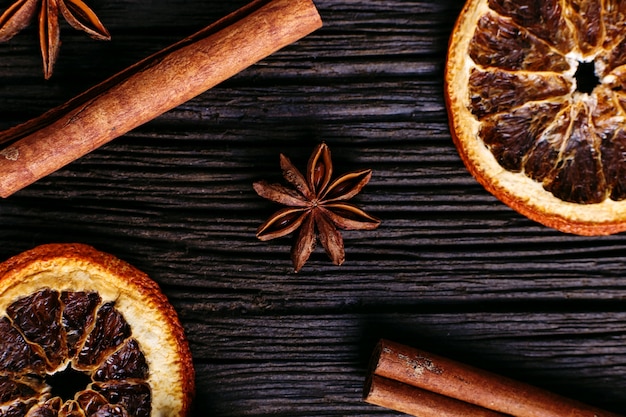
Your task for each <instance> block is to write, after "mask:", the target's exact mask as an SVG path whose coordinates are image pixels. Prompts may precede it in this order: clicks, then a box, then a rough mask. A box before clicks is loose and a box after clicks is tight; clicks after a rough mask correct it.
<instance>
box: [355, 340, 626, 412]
mask: <svg viewBox="0 0 626 417" xmlns="http://www.w3.org/2000/svg"><path fill="white" fill-rule="evenodd" d="M370 374H371V375H375V376H379V377H383V378H387V379H389V380H393V381H396V382H397V383H399V384H401V386H410V387H417V388H420V389H421V390H425V391H428V392H430V393H435V394H438V395H442V396H444V397H447V398H452V399H455V400H458V401H461V402H464V403H467V404H473V405H476V406H478V407H483V408H485V409H488V410H493V411H496V412H499V413H503V414H506V415H511V416H515V417H622V416H619V415H617V414H614V413H611V412H608V411H604V410H600V409H598V408H595V407H591V406H588V405H585V404H583V403H580V402H578V401H575V400H571V399H568V398H564V397H561V396H559V395H556V394H553V393H550V392H548V391H545V390H542V389H539V388H536V387H533V386H530V385H527V384H524V383H521V382H517V381H514V380H512V379H509V378H506V377H503V376H499V375H496V374H493V373H491V372H487V371H484V370H481V369H477V368H474V367H472V366H469V365H465V364H462V363H459V362H456V361H453V360H450V359H447V358H443V357H441V356H437V355H434V354H431V353H428V352H424V351H421V350H418V349H414V348H411V347H408V346H403V345H401V344H398V343H394V342H391V341H388V340H381V341H380V342H379V344H378V346H377V348H376V350H375V352H374V354H373V356H372V366H371V369H370ZM385 396H387V397H393V398H394V399H393V400H390V399H389V398H384V399H380V398H379V397H380V395H378V396H373V395H371V394H370V393H369V392H368V391H366V392H365V401H367V402H371V403H373V404H378V405H382V404H381V403H383V402H390V401H395V402H396V405H397V406H398V407H405V406H407V404H408V403H411V402H413V401H418V402H419V401H420V400H419V398H418V399H415V398H413V397H407V396H406V395H405V393H404V388H401V389H399V388H397V387H396V388H393V389H391V390H388V392H387V393H386V394H385ZM383 406H384V405H383ZM442 407H443V406H442ZM415 415H418V416H419V417H422V415H421V414H415ZM458 415H459V416H464V415H465V414H462V413H461V414H458Z"/></svg>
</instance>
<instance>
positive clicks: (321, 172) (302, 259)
mask: <svg viewBox="0 0 626 417" xmlns="http://www.w3.org/2000/svg"><path fill="white" fill-rule="evenodd" d="M280 166H281V169H282V172H283V177H284V178H285V180H287V182H289V183H290V184H291V185H292V186H293V187H294V188H295V189H291V188H288V187H285V186H283V185H281V184H270V183H268V182H266V181H258V182H255V183H254V185H253V186H254V190H255V191H256V192H257V194H258V195H260V196H261V197H263V198H266V199H268V200H271V201H274V202H276V203H279V204H282V205H284V206H287V207H285V208H283V209H281V210H279V211H277V212H276V213H274V214H273V215H272V216H271V217H270V218H269V219H268V220H267V221H266V222H265V223H263V224H262V225H261V226H259V228H258V230H257V234H256V236H257V238H259V239H260V240H263V241H265V240H270V239H275V238H278V237H282V236H286V235H288V234H291V233H293V232H295V231H296V230H298V229H300V231H299V233H298V236H297V238H296V241H295V243H294V245H293V247H292V249H291V259H292V262H293V265H294V270H295V272H298V271H300V269H301V268H302V267H303V266H304V264H305V263H306V261H307V260H308V259H309V257H310V256H311V253H313V250H314V249H315V242H316V241H317V239H318V238H319V241H320V242H321V244H322V246H323V247H324V249H325V250H326V253H327V254H328V256H329V257H330V259H331V260H332V261H333V263H335V264H336V265H341V264H342V263H343V262H344V260H345V250H344V244H343V238H342V236H341V233H339V230H338V229H345V230H373V229H376V228H377V227H378V226H379V225H380V220H379V219H377V218H376V217H374V216H371V215H369V214H367V213H366V212H364V211H363V210H361V209H360V208H358V207H356V206H355V205H353V204H350V203H346V200H349V199H351V198H352V197H354V196H355V195H357V194H358V193H359V192H360V191H361V189H363V187H364V186H365V185H366V184H367V183H368V182H369V180H370V178H371V176H372V170H370V169H365V170H361V171H356V172H351V173H348V174H344V175H342V176H340V177H339V178H337V179H335V180H334V181H332V182H331V178H332V174H333V164H332V161H331V157H330V149H329V148H328V146H327V145H326V144H325V143H321V144H320V145H318V146H317V147H316V148H315V150H314V151H313V153H312V154H311V157H310V158H309V162H308V165H307V171H306V177H305V176H304V175H302V173H301V172H300V171H298V169H297V168H296V167H295V166H294V165H293V164H292V163H291V161H290V160H289V158H287V157H286V156H285V155H283V154H281V155H280Z"/></svg>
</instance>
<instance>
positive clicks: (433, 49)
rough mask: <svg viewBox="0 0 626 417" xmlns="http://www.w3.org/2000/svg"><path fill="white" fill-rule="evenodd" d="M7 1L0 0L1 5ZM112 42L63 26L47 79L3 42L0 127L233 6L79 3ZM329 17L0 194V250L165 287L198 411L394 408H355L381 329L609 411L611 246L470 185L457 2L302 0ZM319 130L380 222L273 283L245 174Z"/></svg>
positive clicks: (274, 253)
mask: <svg viewBox="0 0 626 417" xmlns="http://www.w3.org/2000/svg"><path fill="white" fill-rule="evenodd" d="M7 3H8V2H7ZM88 3H89V5H90V6H91V7H93V8H94V10H95V11H96V12H97V13H98V15H99V17H100V18H101V20H102V21H103V23H104V24H105V25H106V26H107V28H108V29H109V31H110V32H111V35H112V40H111V41H110V42H108V43H103V42H95V41H93V40H91V39H89V38H87V37H86V36H84V35H83V34H82V33H80V32H76V31H74V30H72V29H71V28H69V27H67V26H65V27H63V28H62V32H61V39H62V41H63V45H62V46H61V53H60V57H59V60H58V64H57V67H56V68H55V75H54V76H53V78H52V79H51V80H50V81H48V82H45V81H44V80H43V75H42V72H41V67H40V66H41V63H40V58H39V56H38V45H37V39H36V32H35V30H34V28H29V29H27V30H25V31H24V32H23V33H21V34H20V35H18V36H17V37H16V38H14V39H13V40H11V41H10V42H9V43H6V44H0V128H5V127H9V126H13V125H15V124H17V123H19V122H21V121H24V120H27V119H28V118H30V117H34V116H37V115H39V114H40V113H41V112H43V111H45V110H48V109H49V108H52V107H53V106H55V105H58V104H60V103H63V102H64V101H66V100H67V99H68V98H70V97H72V96H74V95H75V94H77V93H80V92H81V91H83V90H84V89H86V88H88V87H90V86H92V85H94V84H96V83H97V82H100V81H102V80H103V79H105V78H106V77H108V76H110V75H112V74H114V73H116V72H117V71H119V70H121V69H123V68H125V67H126V66H128V65H130V64H132V63H134V62H136V61H138V60H140V59H142V58H144V57H146V56H148V55H149V54H150V53H152V52H155V51H158V50H159V49H161V48H162V47H165V46H167V45H169V44H170V43H172V42H175V41H177V40H178V39H180V38H182V37H184V36H187V35H189V34H191V33H193V32H194V31H196V30H197V29H199V28H201V27H203V26H206V25H207V24H208V23H211V22H212V21H215V20H217V19H218V18H220V17H222V16H224V15H226V14H228V13H229V12H231V11H233V10H235V9H236V8H238V7H239V6H241V5H243V4H244V3H245V1H235V2H218V1H213V0H211V1H208V0H203V1H200V0H185V1H182V0H177V1H173V2H172V1H169V2H166V1H165V0H154V1H150V2H140V1H131V0H111V1H107V2H104V1H100V0H90V1H89V2H88ZM316 4H317V6H318V9H319V11H320V14H321V16H322V18H323V20H324V23H325V26H324V28H322V29H321V30H320V31H318V32H316V33H314V34H313V35H311V36H309V37H307V38H305V39H303V40H302V41H300V42H298V43H296V44H294V45H292V46H290V47H288V48H285V49H283V50H281V51H280V52H278V53H276V54H274V55H272V56H271V57H269V58H267V59H265V60H263V61H262V62H261V63H259V64H257V65H255V66H253V67H252V68H250V69H248V70H246V71H244V72H242V73H240V74H238V75H237V76H235V77H234V78H232V79H230V80H228V81H226V82H224V83H223V84H221V85H219V86H217V87H215V88H214V89H212V90H210V91H209V92H207V93H205V94H202V95H201V96H199V97H197V98H195V99H193V100H191V101H190V102H187V103H185V104H184V105H182V106H179V107H178V108H176V109H174V110H172V111H170V112H168V113H166V114H164V115H163V116H161V117H159V118H157V119H156V120H154V121H152V122H150V123H148V124H146V125H143V126H141V127H139V128H137V129H135V130H134V131H132V132H130V133H129V134H127V135H125V136H124V137H122V138H119V139H116V140H115V141H113V142H111V143H110V144H108V145H106V146H105V147H103V148H100V149H99V150H97V151H95V152H93V153H91V154H89V155H87V156H86V157H84V158H81V159H80V160H78V161H76V162H74V163H72V164H71V165H69V166H68V167H66V168H64V169H62V170H61V171H58V172H57V173H55V174H53V175H50V176H49V177H46V178H45V179H43V180H41V181H39V182H37V183H35V184H33V185H32V186H30V187H28V188H26V189H24V190H22V191H20V192H19V193H17V194H15V195H14V196H12V197H10V198H8V199H5V200H3V201H1V202H0V243H1V245H0V256H1V257H2V258H7V257H9V256H11V255H13V254H15V253H18V252H20V251H22V250H25V249H28V248H30V247H32V246H34V245H37V244H40V243H48V242H58V241H65V242H67V241H78V242H82V243H87V244H92V245H94V246H96V247H97V248H98V249H101V250H104V251H108V252H111V253H113V254H115V255H116V256H119V257H121V258H123V259H125V260H127V261H128V262H131V263H132V264H134V265H135V266H137V267H138V268H140V269H142V270H144V271H145V272H147V273H148V274H149V275H150V276H152V277H153V278H154V279H155V280H156V281H157V282H159V284H160V285H161V286H162V287H163V289H164V291H165V292H166V294H167V295H168V297H169V298H170V300H171V301H172V303H173V304H174V306H175V307H176V309H177V310H178V311H179V314H180V316H181V319H182V321H183V324H184V325H185V328H186V330H187V333H188V336H189V339H190V342H191V346H192V350H193V354H194V360H195V364H196V367H197V372H198V377H197V378H198V389H199V392H198V398H197V401H196V414H195V415H197V416H206V415H213V416H229V417H230V416H232V417H237V416H256V417H261V416H285V417H287V416H290V417H292V416H320V415H323V416H357V415H358V416H390V417H391V416H393V415H397V413H394V412H391V411H388V410H385V409H382V408H379V407H375V406H371V405H367V404H364V403H363V402H362V401H361V390H362V387H363V382H364V379H365V370H366V368H367V362H368V357H369V354H370V352H371V349H373V347H374V345H375V343H376V341H377V340H378V338H381V337H385V338H388V339H391V340H396V341H398V342H401V343H405V344H407V345H411V346H415V347H419V348H421V349H424V350H429V351H431V352H435V353H439V354H442V355H445V356H448V357H451V358H454V359H457V360H461V361H465V362H467V363H470V364H472V365H474V366H478V367H482V368H486V369H488V370H492V371H497V372H498V373H502V374H505V375H506V376H509V377H513V378H517V379H520V380H523V381H524V382H528V383H530V384H533V385H538V386H541V387H543V388H547V389H550V390H552V391H555V392H558V393H559V394H562V395H564V396H568V397H574V398H577V399H579V400H581V401H584V402H586V403H589V404H593V405H596V406H598V407H600V408H604V409H607V410H611V411H615V412H623V411H624V410H625V409H626V396H625V395H624V392H625V391H626V379H625V378H624V374H625V371H626V369H625V364H626V348H624V346H625V345H626V309H625V308H624V299H625V298H626V281H625V278H624V277H625V275H626V263H625V262H624V253H625V250H626V239H625V237H624V235H616V236H609V237H597V238H584V237H577V236H570V235H565V234H562V233H559V232H555V231H553V230H550V229H547V228H545V227H543V226H540V225H538V224H536V223H533V222H531V221H530V220H528V219H526V218H524V217H522V216H520V215H518V214H517V213H515V212H513V211H512V210H510V209H508V208H507V207H506V206H504V205H502V204H501V203H500V202H498V201H497V200H496V199H495V198H493V197H492V196H491V195H489V194H488V193H487V192H485V191H484V190H483V189H482V187H480V186H479V185H477V183H476V182H475V181H474V180H473V178H472V177H471V176H470V175H469V174H468V173H467V171H466V170H465V168H464V167H463V165H462V163H461V161H460V159H459V158H458V156H457V153H456V150H455V149H454V146H453V144H452V141H451V139H450V136H449V132H448V127H447V117H446V113H445V106H444V102H443V98H442V70H443V65H444V62H445V52H446V43H447V39H448V36H449V34H450V31H451V29H452V25H453V23H454V19H455V18H456V16H457V15H458V12H459V10H460V8H461V7H462V1H460V0H439V1H426V0H422V1H400V0H396V1H387V0H372V1H367V0H366V1H361V2H354V1H352V0H343V1H341V0H317V1H316ZM321 140H324V141H326V142H327V143H328V144H329V146H330V148H331V151H332V153H333V160H334V161H335V166H336V172H337V174H339V173H342V172H347V171H351V170H355V169H361V168H372V169H373V171H374V174H373V178H372V180H371V182H370V183H369V184H368V185H367V186H366V187H365V188H364V190H363V191H362V193H361V194H360V195H359V196H357V197H356V198H355V202H358V204H359V205H361V206H362V207H363V208H364V209H366V210H367V211H368V212H371V213H372V214H375V215H377V216H378V217H380V218H382V220H383V223H382V225H381V226H380V228H379V229H378V230H376V231H373V232H345V233H344V239H345V241H346V256H347V259H346V263H345V264H344V265H343V266H342V267H335V266H333V265H332V264H331V263H330V262H329V261H328V259H327V258H326V255H325V254H324V253H323V251H321V248H318V250H317V251H316V252H315V253H314V255H313V257H312V258H311V260H310V261H309V263H307V265H306V266H305V267H304V269H303V270H302V271H301V272H300V273H299V274H293V272H292V269H291V261H290V260H289V249H290V246H291V243H292V242H291V240H290V239H288V238H286V239H280V240H276V241H271V242H265V243H263V242H260V241H258V240H256V238H255V236H254V234H255V230H256V228H257V227H258V225H260V224H261V223H262V222H263V220H265V218H267V217H268V216H269V215H270V214H271V213H272V212H273V211H274V210H276V209H277V208H278V207H276V206H275V205H274V204H272V203H270V202H267V201H265V200H263V199H261V198H259V197H258V196H256V194H255V193H254V191H253V190H252V182H253V181H256V180H260V179H266V180H271V181H280V180H281V176H280V168H279V165H278V154H279V153H280V152H283V153H285V154H286V155H288V156H289V157H290V158H291V159H292V160H293V161H294V163H295V164H296V165H297V166H299V167H301V168H304V166H305V165H306V160H307V158H308V156H309V155H310V153H311V151H312V149H313V148H314V147H315V145H316V144H317V143H319V141H321Z"/></svg>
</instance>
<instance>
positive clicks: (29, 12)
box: [0, 0, 111, 79]
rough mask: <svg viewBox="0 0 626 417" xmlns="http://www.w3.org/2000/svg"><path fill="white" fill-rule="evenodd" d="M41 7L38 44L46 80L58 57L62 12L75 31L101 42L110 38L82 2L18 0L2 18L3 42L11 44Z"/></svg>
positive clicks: (0, 31) (94, 15) (0, 36)
mask: <svg viewBox="0 0 626 417" xmlns="http://www.w3.org/2000/svg"><path fill="white" fill-rule="evenodd" d="M38 6H39V43H40V46H41V56H42V59H43V72H44V77H45V78H46V79H49V78H50V77H51V76H52V70H53V68H54V63H55V62H56V59H57V57H58V55H59V46H60V44H61V41H60V30H59V12H60V13H61V15H63V17H64V18H65V20H67V22H68V23H69V24H70V26H72V27H73V28H74V29H78V30H82V31H84V32H86V33H87V34H88V35H89V36H91V37H92V38H94V39H98V40H109V39H111V35H109V32H108V31H107V30H106V28H105V27H104V26H103V25H102V23H101V22H100V20H99V19H98V17H97V16H96V14H95V13H94V12H93V10H91V9H90V8H89V7H88V6H87V5H86V4H85V3H83V1H82V0H18V1H16V2H15V3H13V5H11V7H9V8H8V9H7V10H6V11H5V12H4V13H3V14H2V15H1V16H0V42H4V41H8V40H9V39H11V38H12V37H13V36H15V35H17V34H18V32H20V31H21V30H22V29H24V28H25V27H26V26H28V25H29V24H30V23H31V22H32V21H33V20H34V18H35V14H36V12H37V7H38Z"/></svg>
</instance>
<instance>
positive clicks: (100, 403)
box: [0, 244, 194, 417]
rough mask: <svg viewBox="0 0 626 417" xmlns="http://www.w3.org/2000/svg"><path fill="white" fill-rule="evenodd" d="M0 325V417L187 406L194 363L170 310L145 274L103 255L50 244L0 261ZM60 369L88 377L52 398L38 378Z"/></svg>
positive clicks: (167, 411) (175, 416) (183, 411)
mask: <svg viewBox="0 0 626 417" xmlns="http://www.w3.org/2000/svg"><path fill="white" fill-rule="evenodd" d="M0 327H1V328H2V331H3V338H2V340H0V350H1V351H2V352H4V353H3V354H2V355H0V392H1V393H2V394H3V395H1V396H0V398H1V401H2V402H1V403H0V414H2V412H5V413H8V415H14V414H11V412H14V413H15V415H26V410H28V412H29V413H32V415H37V416H38V415H57V414H46V413H45V411H47V409H48V408H51V409H54V410H55V412H56V411H58V410H59V408H60V407H62V408H63V412H67V413H68V414H70V415H85V416H87V417H89V416H92V415H93V416H100V415H102V416H104V415H106V416H126V415H129V416H135V417H139V416H150V417H156V416H159V417H161V416H168V417H183V416H185V415H187V414H188V412H189V410H190V405H191V400H192V396H193V392H194V370H193V365H192V360H191V354H190V351H189V347H188V344H187V341H186V339H185V335H184V332H183V328H182V326H181V324H180V322H179V320H178V318H177V315H176V312H175V311H174V309H173V307H172V306H171V304H169V302H168V300H167V299H166V297H165V296H164V295H163V293H162V292H161V291H160V289H159V287H158V285H157V284H156V283H155V282H154V281H153V280H151V279H150V278H149V277H148V276H147V275H146V274H144V273H142V272H141V271H139V270H137V269H136V268H134V267H133V266H131V265H129V264H127V263H125V262H123V261H121V260H120V259H117V258H115V257H113V256H111V255H109V254H105V253H102V252H99V251H97V250H95V249H94V248H92V247H90V246H86V245H81V244H50V245H43V246H39V247H36V248H34V249H32V250H29V251H26V252H24V253H22V254H19V255H17V256H15V257H13V258H11V259H9V260H7V261H5V262H4V263H2V264H0ZM7 352H10V353H7ZM69 368H71V369H75V370H77V371H78V372H79V373H83V374H85V375H87V376H88V377H89V378H88V379H89V380H90V381H88V385H87V386H85V387H83V388H82V389H80V390H77V393H76V395H75V396H73V397H72V395H70V396H69V397H68V398H67V399H65V398H64V399H62V400H59V399H58V397H57V398H56V399H55V396H54V395H55V393H54V387H50V386H48V384H47V381H48V378H49V377H50V375H54V374H59V373H62V372H65V371H67V370H68V369H69ZM64 383H67V381H64ZM61 403H64V404H61ZM77 409H81V411H82V412H83V414H80V413H78V414H72V413H71V412H72V410H77ZM36 411H37V412H39V413H41V414H38V413H36ZM22 412H23V414H22ZM63 412H61V413H60V414H59V415H65V414H63ZM3 415H4V414H3ZM28 415H31V414H28Z"/></svg>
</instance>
